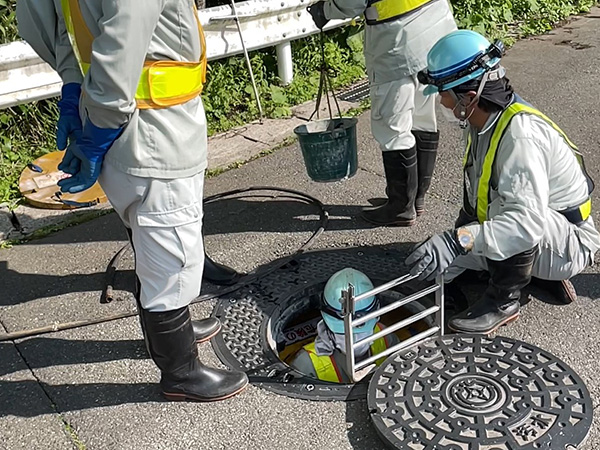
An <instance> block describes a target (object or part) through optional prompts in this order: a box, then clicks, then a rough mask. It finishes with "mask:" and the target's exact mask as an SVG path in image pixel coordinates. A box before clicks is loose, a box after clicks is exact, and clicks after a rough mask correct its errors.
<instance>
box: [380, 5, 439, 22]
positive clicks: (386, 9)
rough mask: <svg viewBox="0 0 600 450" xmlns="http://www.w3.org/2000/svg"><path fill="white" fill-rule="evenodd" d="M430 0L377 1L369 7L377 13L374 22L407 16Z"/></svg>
mask: <svg viewBox="0 0 600 450" xmlns="http://www.w3.org/2000/svg"><path fill="white" fill-rule="evenodd" d="M430 1H431V0H379V1H378V2H375V3H373V4H372V5H371V7H372V8H375V10H376V11H377V19H375V21H376V22H382V21H385V20H389V19H394V18H396V17H400V16H403V15H404V14H408V13H409V12H411V11H414V10H415V9H417V8H420V7H421V6H423V5H425V4H427V3H429V2H430Z"/></svg>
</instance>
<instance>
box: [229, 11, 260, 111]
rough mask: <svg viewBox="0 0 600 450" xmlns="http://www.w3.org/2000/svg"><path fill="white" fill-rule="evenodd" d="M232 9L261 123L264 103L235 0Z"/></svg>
mask: <svg viewBox="0 0 600 450" xmlns="http://www.w3.org/2000/svg"><path fill="white" fill-rule="evenodd" d="M231 9H232V11H233V16H234V19H233V20H235V24H236V25H237V29H238V33H239V34H240V41H241V42H242V50H243V51H244V57H245V58H246V64H247V65H248V71H249V72H250V81H251V82H252V89H253V90H254V97H256V105H257V106H258V117H259V120H260V123H262V121H263V110H262V105H261V104H260V97H259V95H258V88H257V87H256V81H254V72H253V71H252V64H251V63H250V56H248V49H247V48H246V43H245V42H244V34H243V33H242V26H241V25H240V18H239V16H238V13H237V9H236V7H235V0H231Z"/></svg>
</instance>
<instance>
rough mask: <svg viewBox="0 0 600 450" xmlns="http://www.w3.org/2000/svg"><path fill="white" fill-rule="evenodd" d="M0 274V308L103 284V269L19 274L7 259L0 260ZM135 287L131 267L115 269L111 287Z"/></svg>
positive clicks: (98, 289) (91, 288)
mask: <svg viewBox="0 0 600 450" xmlns="http://www.w3.org/2000/svg"><path fill="white" fill-rule="evenodd" d="M0 273H2V285H3V288H2V289H1V290H0V307H2V306H12V305H17V304H21V303H26V302H28V301H31V300H37V299H40V298H47V297H54V296H59V295H64V294H72V293H76V292H91V291H101V290H102V289H104V287H105V285H106V275H105V273H104V272H97V273H90V274H79V273H74V274H68V275H45V274H37V273H21V272H17V271H15V270H12V269H10V268H9V267H8V264H7V262H6V261H0ZM134 286H135V274H134V271H133V270H119V271H117V274H116V277H115V285H114V286H113V287H114V288H115V289H117V290H120V289H122V290H127V291H132V290H133V288H134Z"/></svg>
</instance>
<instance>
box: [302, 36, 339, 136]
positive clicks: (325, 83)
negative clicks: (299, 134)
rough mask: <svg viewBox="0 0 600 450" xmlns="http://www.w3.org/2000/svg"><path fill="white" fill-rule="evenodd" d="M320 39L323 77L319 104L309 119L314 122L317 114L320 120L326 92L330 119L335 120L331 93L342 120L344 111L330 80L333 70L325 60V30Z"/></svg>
mask: <svg viewBox="0 0 600 450" xmlns="http://www.w3.org/2000/svg"><path fill="white" fill-rule="evenodd" d="M319 37H320V40H321V67H320V71H321V75H320V78H319V91H318V93H317V103H316V106H315V110H314V111H313V113H312V114H311V115H310V117H309V118H308V121H309V122H310V121H311V120H312V118H313V117H314V116H315V114H316V115H317V119H319V118H320V117H319V109H320V108H321V98H322V97H323V91H325V98H326V99H327V109H328V110H329V119H330V120H333V112H332V110H331V101H330V100H329V92H331V96H332V97H333V100H334V102H335V106H336V108H337V111H338V116H339V118H340V119H341V118H342V110H341V109H340V105H339V103H338V99H337V97H336V96H335V91H334V89H333V85H332V84H331V79H330V78H329V73H330V72H331V68H330V67H329V64H327V61H326V60H325V33H324V32H323V30H321V33H320V34H319ZM334 131H335V130H334ZM332 134H333V133H332Z"/></svg>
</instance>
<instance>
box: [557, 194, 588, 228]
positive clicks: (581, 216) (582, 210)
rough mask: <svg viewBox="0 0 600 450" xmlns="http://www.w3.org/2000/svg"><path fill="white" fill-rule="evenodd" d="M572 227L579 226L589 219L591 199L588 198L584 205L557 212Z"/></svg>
mask: <svg viewBox="0 0 600 450" xmlns="http://www.w3.org/2000/svg"><path fill="white" fill-rule="evenodd" d="M558 212H559V213H561V214H562V215H563V216H565V218H566V219H567V220H568V221H569V222H571V223H572V224H573V225H577V226H581V225H583V223H584V222H585V221H586V220H587V219H588V217H590V214H591V213H592V199H591V198H588V199H587V201H586V202H585V203H582V204H581V205H579V206H574V207H572V208H567V209H565V210H562V211H558Z"/></svg>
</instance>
